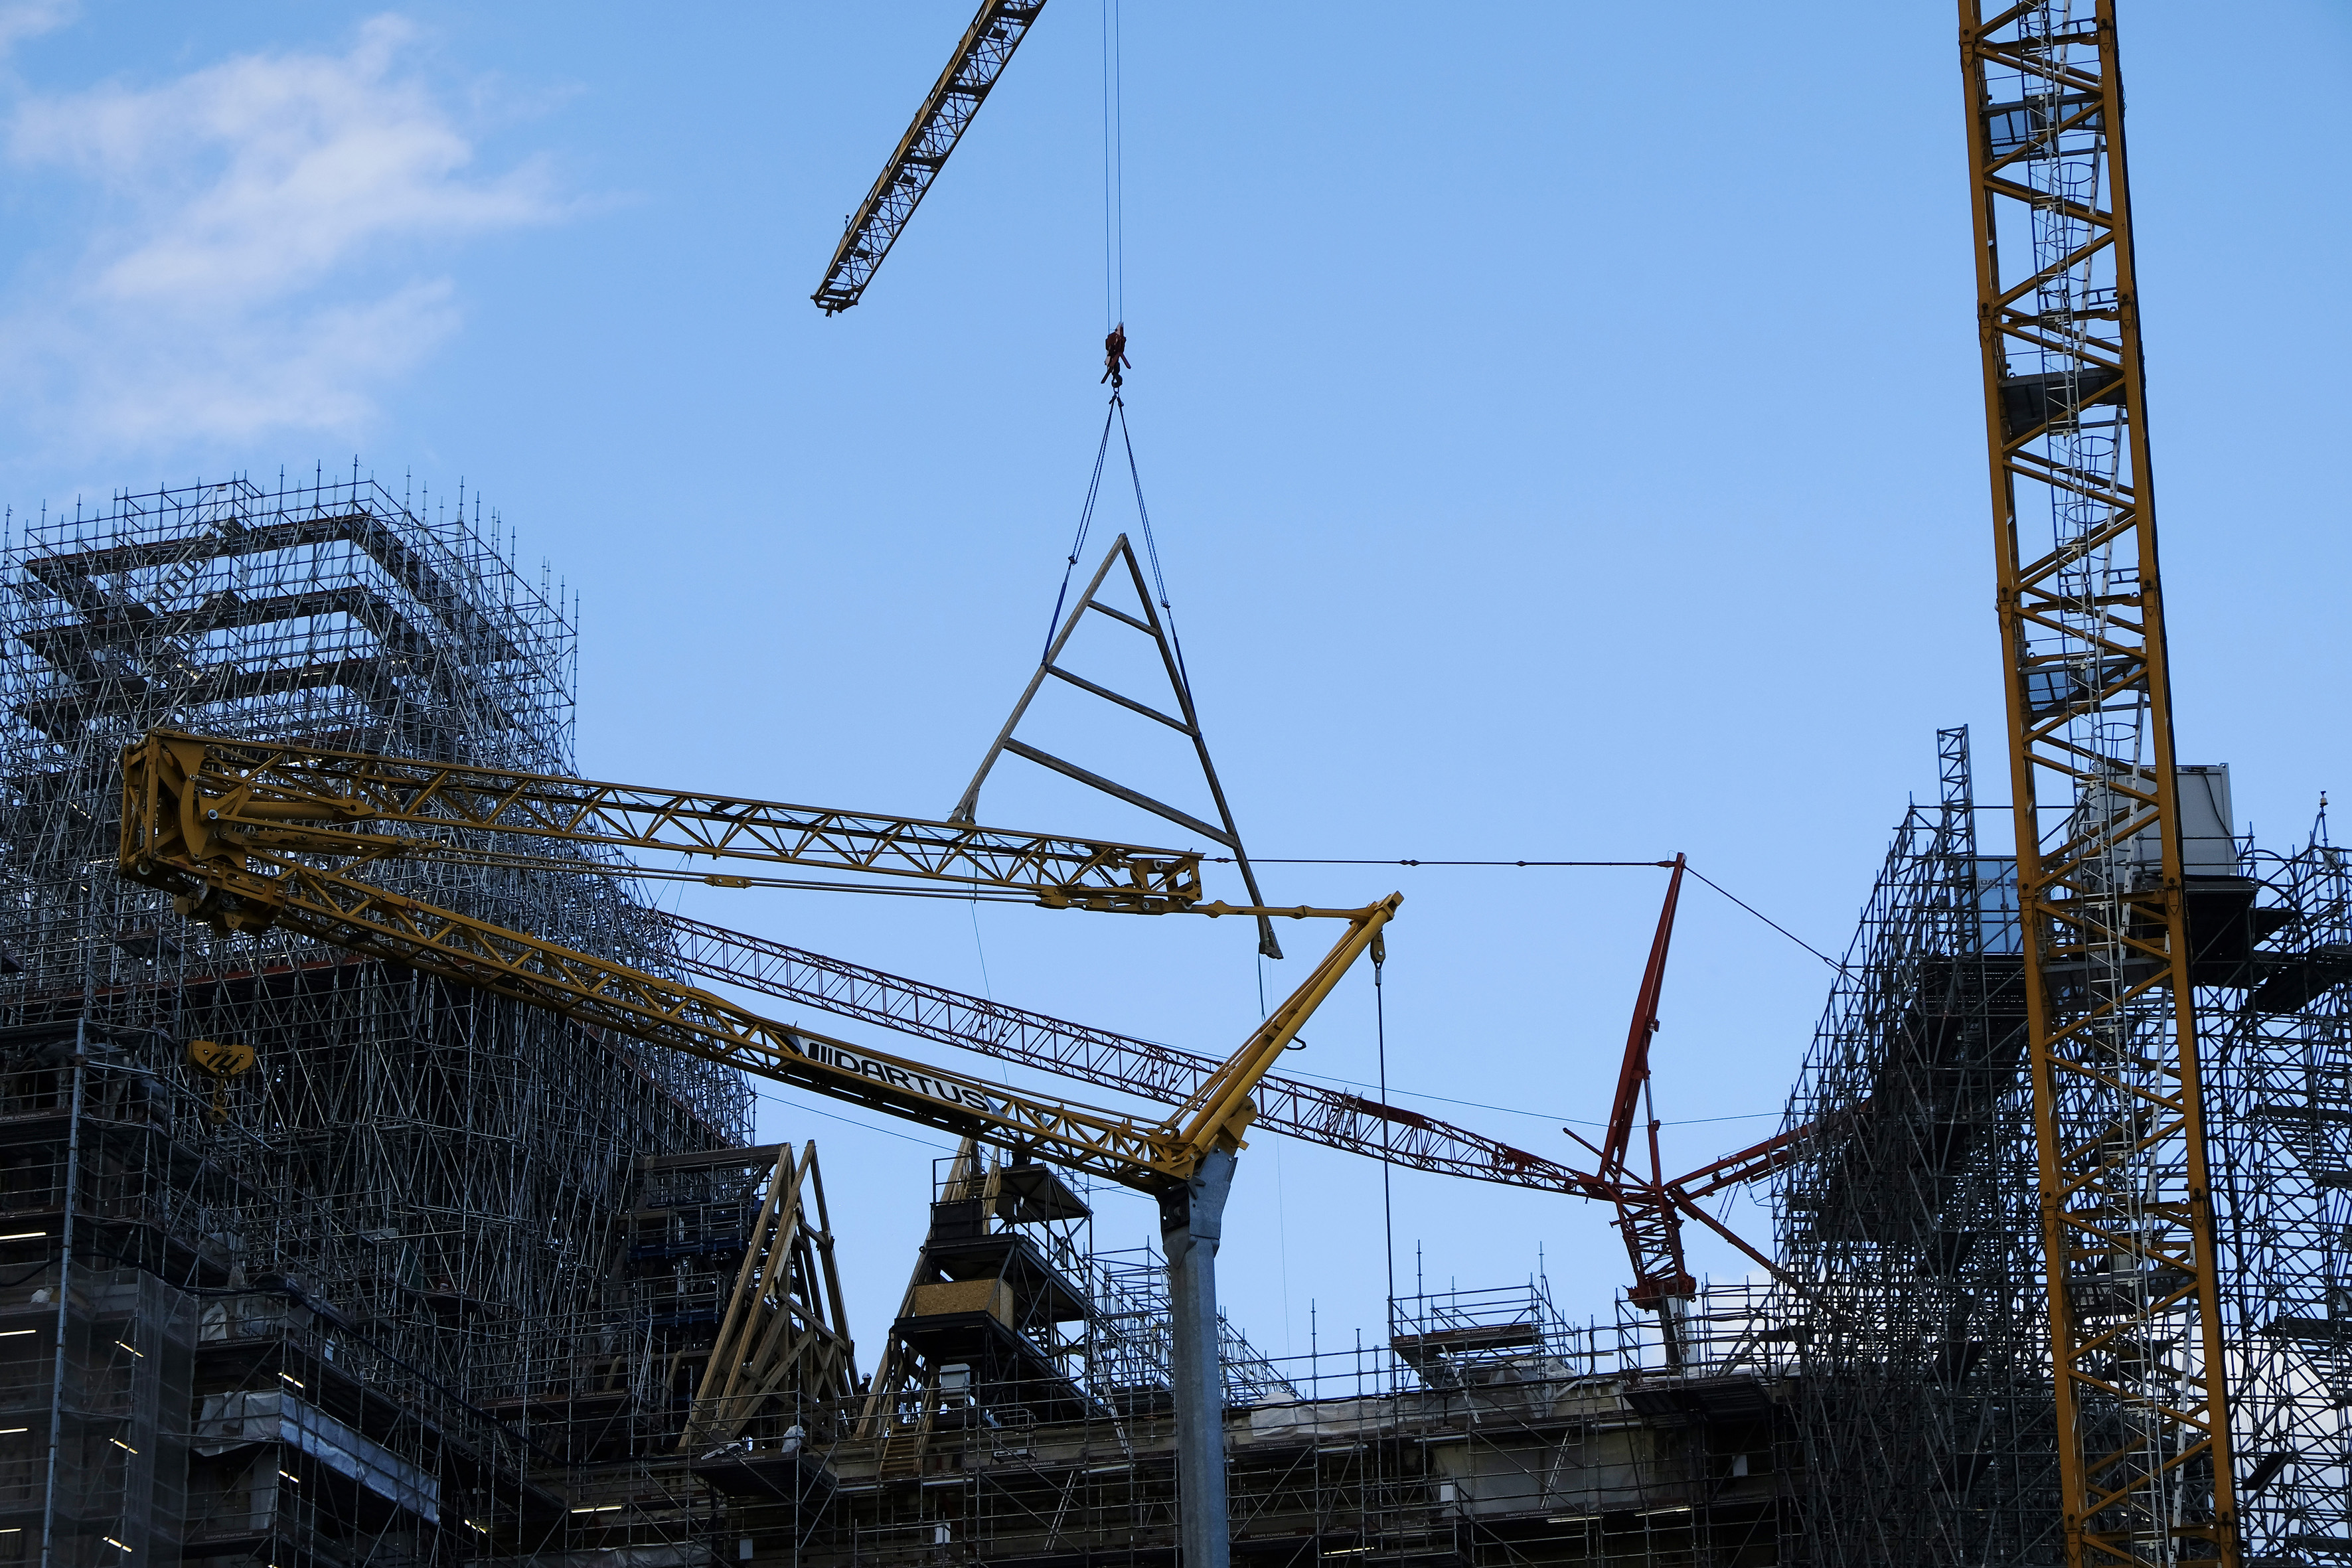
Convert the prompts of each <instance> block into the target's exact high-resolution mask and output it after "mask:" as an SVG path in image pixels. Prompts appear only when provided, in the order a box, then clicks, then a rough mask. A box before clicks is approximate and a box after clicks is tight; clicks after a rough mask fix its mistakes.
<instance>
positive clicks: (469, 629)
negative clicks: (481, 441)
mask: <svg viewBox="0 0 2352 1568" xmlns="http://www.w3.org/2000/svg"><path fill="white" fill-rule="evenodd" d="M472 508H473V510H472V515H471V516H470V517H469V516H468V515H467V502H466V500H465V499H464V498H462V497H461V498H460V500H459V501H458V504H457V505H455V506H449V505H446V504H429V503H428V500H427V499H425V498H423V497H415V498H402V497H396V496H394V495H393V494H391V493H390V492H388V491H387V490H385V489H383V488H382V487H380V486H378V485H376V484H375V483H374V482H373V481H372V480H370V479H365V478H362V477H360V476H358V475H357V474H354V475H353V476H352V478H350V479H330V478H328V477H326V476H324V475H319V476H316V477H314V478H313V479H310V480H309V481H307V482H293V483H289V482H285V481H282V480H281V481H280V482H279V483H278V485H277V486H276V487H275V488H274V489H266V488H264V487H262V486H259V485H257V484H255V483H252V482H250V481H248V480H246V479H232V480H229V481H226V482H221V483H211V484H203V485H195V486H191V487H188V488H186V489H163V490H158V491H153V492H150V493H146V494H141V495H132V494H129V493H124V494H120V495H117V496H115V497H114V498H112V499H111V500H110V501H109V502H107V503H106V504H105V505H103V506H100V507H96V508H77V509H76V510H74V511H73V512H71V513H57V514H49V515H45V516H43V517H41V518H40V519H38V520H37V521H26V522H25V524H24V526H23V527H22V531H21V532H20V533H19V535H18V536H17V537H16V538H15V539H13V540H12V541H10V542H9V547H8V550H7V553H6V557H5V563H0V581H4V582H5V589H6V592H5V596H0V598H4V599H5V632H6V635H7V640H6V644H5V652H0V843H5V851H6V853H5V859H0V1086H5V1087H6V1089H7V1095H6V1097H5V1101H0V1161H5V1163H6V1165H7V1168H8V1171H9V1173H10V1187H9V1191H10V1192H11V1193H12V1194H16V1193H24V1194H37V1202H33V1203H32V1204H31V1210H30V1212H27V1213H26V1214H25V1215H21V1216H20V1217H19V1218H18V1220H17V1222H16V1225H15V1226H12V1227H11V1234H12V1237H13V1240H12V1241H11V1242H9V1243H0V1247H11V1246H13V1247H15V1249H16V1251H17V1252H18V1253H19V1254H20V1255H22V1256H20V1258H18V1261H20V1262H22V1263H23V1264H25V1265H26V1267H27V1268H34V1269H35V1273H34V1275H33V1277H32V1278H31V1279H29V1282H28V1283H27V1285H26V1289H27V1290H37V1289H47V1291H49V1292H50V1295H49V1297H48V1299H49V1300H57V1299H58V1291H59V1290H60V1289H63V1290H64V1292H65V1293H66V1297H67V1299H68V1300H75V1301H79V1300H84V1299H85V1297H86V1293H87V1292H88V1291H89V1290H90V1289H98V1284H97V1282H98V1281H100V1280H102V1279H105V1278H107V1276H106V1275H105V1274H103V1273H99V1272H93V1270H108V1269H125V1270H129V1269H136V1270H142V1271H144V1272H143V1273H142V1274H141V1275H139V1276H137V1278H141V1279H152V1280H153V1281H154V1282H155V1284H156V1286H157V1288H158V1289H168V1290H171V1291H175V1292H179V1293H181V1294H182V1295H183V1296H184V1297H185V1298H186V1299H188V1300H194V1301H196V1302H200V1303H202V1304H203V1305H202V1317H203V1329H202V1332H201V1334H200V1335H199V1336H198V1340H197V1344H196V1349H195V1354H194V1379H195V1387H196V1394H197V1402H196V1404H195V1405H194V1407H193V1409H189V1408H183V1410H182V1412H181V1414H182V1415H184V1416H185V1417H187V1418H188V1419H190V1420H192V1421H193V1423H194V1426H193V1431H194V1436H193V1438H190V1437H189V1436H186V1434H185V1431H184V1433H183V1435H182V1436H181V1437H180V1438H179V1439H178V1441H179V1442H180V1443H181V1444H182V1445H183V1447H184V1450H185V1452H186V1453H187V1455H188V1456H189V1457H188V1458H185V1459H184V1462H182V1463H181V1465H180V1467H179V1470H180V1473H181V1474H182V1475H184V1476H185V1477H186V1478H187V1484H188V1486H189V1489H190V1497H191V1501H190V1503H189V1505H188V1506H187V1508H185V1509H180V1508H177V1507H174V1508H173V1510H171V1511H172V1514H173V1527H174V1528H177V1526H178V1523H179V1521H180V1520H181V1518H182V1516H183V1515H184V1516H185V1520H186V1525H187V1530H188V1532H189V1534H188V1539H187V1540H186V1541H185V1542H183V1543H181V1546H180V1550H181V1551H182V1552H183V1553H184V1555H185V1556H186V1557H188V1558H198V1557H217V1558H222V1559H224V1560H225V1561H228V1562H235V1561H237V1560H239V1559H242V1558H247V1557H250V1558H252V1559H253V1560H255V1561H257V1562H272V1561H277V1562H281V1563H292V1562H297V1561H299V1562H304V1563H309V1562H314V1561H315V1562H320V1563H359V1562H362V1561H379V1562H381V1561H393V1560H397V1561H402V1562H427V1561H458V1560H463V1559H465V1558H467V1557H471V1556H475V1555H478V1554H479V1553H480V1552H483V1551H484V1550H506V1551H515V1550H534V1551H535V1550H539V1549H541V1547H542V1546H543V1545H544V1544H545V1543H547V1542H549V1541H551V1540H557V1541H560V1540H561V1538H562V1531H564V1530H566V1529H568V1528H570V1526H571V1523H572V1521H571V1520H570V1517H569V1513H568V1510H566V1509H565V1508H564V1507H563V1506H562V1504H561V1503H560V1500H559V1494H558V1493H557V1492H556V1491H551V1490H550V1487H551V1486H552V1487H559V1488H560V1487H561V1485H562V1480H563V1477H562V1468H561V1467H560V1465H558V1466H554V1467H553V1468H551V1460H550V1459H549V1457H548V1456H549V1455H551V1453H553V1451H554V1450H553V1448H552V1447H551V1445H548V1444H545V1443H543V1442H541V1440H540V1439H539V1438H538V1437H537V1436H535V1435H534V1434H533V1433H532V1431H531V1427H530V1415H531V1414H532V1411H531V1407H530V1405H529V1403H528V1399H529V1395H530V1394H531V1392H532V1390H533V1388H534V1386H535V1385H536V1384H539V1383H540V1382H541V1381H542V1380H543V1378H544V1376H545V1371H546V1369H548V1368H550V1367H554V1366H566V1365H571V1364H573V1363H575V1362H577V1361H578V1360H580V1359H582V1358H583V1357H584V1356H588V1355H592V1354H593V1353H595V1352H599V1351H602V1352H604V1354H605V1356H606V1359H607V1361H608V1362H609V1361H610V1360H611V1359H612V1358H613V1356H614V1354H615V1353H616V1352H615V1351H614V1348H613V1347H614V1345H615V1344H616V1343H617V1345H618V1347H619V1349H618V1352H617V1353H621V1354H623V1355H624V1356H625V1352H626V1350H627V1346H628V1343H629V1342H628V1340H627V1336H626V1335H625V1334H621V1333H616V1325H619V1324H625V1323H626V1322H627V1321H629V1320H630V1317H631V1304H632V1300H633V1297H632V1290H631V1285H630V1281H629V1280H628V1279H627V1278H626V1271H625V1269H624V1268H620V1267H618V1262H619V1257H620V1255H619V1252H618V1251H617V1250H616V1249H617V1248H618V1245H619V1243H620V1242H621V1240H622V1237H621V1233H620V1231H619V1230H618V1228H617V1227H616V1224H615V1222H616V1219H617V1217H618V1216H619V1215H621V1214H622V1213H623V1212H624V1211H625V1209H626V1208H627V1207H628V1206H629V1205H630V1204H631V1203H632V1202H633V1201H634V1200H633V1194H634V1193H635V1187H636V1184H637V1183H638V1181H639V1180H640V1176H641V1163H642V1162H643V1161H644V1160H645V1159H646V1158H647V1157H648V1156H658V1155H663V1154H675V1153H681V1152H690V1151H694V1150H702V1149H710V1148H726V1147H732V1146H737V1145H740V1144H743V1143H746V1142H749V1137H748V1134H749V1131H750V1110H751V1098H750V1095H749V1093H748V1092H747V1090H746V1088H745V1086H744V1085H743V1084H742V1082H741V1081H740V1079H739V1078H738V1077H737V1075H735V1074H733V1073H731V1072H729V1071H726V1070H724V1069H722V1068H716V1067H713V1066H710V1065H709V1064H705V1063H702V1062H698V1061H696V1060H694V1059H693V1058H685V1057H681V1056H677V1055H676V1054H674V1053H656V1052H643V1053H641V1052H639V1051H637V1050H636V1049H634V1048H632V1047H630V1046H628V1045H627V1043H625V1042H621V1041H616V1040H611V1039H606V1038H603V1037H598V1036H597V1035H595V1034H593V1033H592V1032H590V1031H587V1030H583V1029H581V1028H579V1027H576V1026H570V1025H567V1024H565V1023H563V1022H562V1021H561V1020H559V1019H556V1018H553V1017H551V1016H548V1015H545V1014H543V1013H539V1012H535V1011H533V1010H530V1009H528V1008H524V1007H521V1006H519V1005H512V1004H509V1003H505V1002H501V1001H499V1000H497V999H494V998H491V997H488V996H485V995H482V994H478V993H474V992H470V991H464V990H461V989H457V988H453V987H450V986H448V985H446V984H442V983H440V982H437V981H434V980H432V979H429V978H425V977H422V976H419V975H417V974H415V973H409V972H406V971H403V970H399V969H396V968H394V967H391V966H388V965H384V964H382V963H372V962H367V961H363V960H358V959H355V958H353V957H352V956H351V955H350V954H348V953H344V952H340V951H336V950H333V949H331V948H327V947H323V946H320V945H317V944H314V943H311V942H306V941H303V940H301V939H299V938H298V937H295V936H291V935H289V934H288V933H286V932H284V931H277V930H273V931H263V932H259V933H250V932H223V931H215V930H213V929H210V928H209V927H207V926H205V924H203V923H200V922H197V921H190V920H187V919H185V918H184V917H183V916H182V915H180V914H179V913H177V912H175V910H174V909H173V906H172V904H171V902H170V900H167V899H165V898H163V896H162V895H159V894H156V893H153V892H151V891H149V890H147V889H141V888H138V887H135V886H133V885H131V884H130V883H128V882H126V881H124V880H122V879H119V878H118V877H117V876H115V875H114V873H113V869H112V859H113V856H114V846H115V841H116V838H117V835H118V825H117V818H118V813H119V803H120V791H121V784H120V779H119V773H120V769H119V765H118V761H117V759H118V756H119V754H120V752H121V749H122V748H123V747H124V746H125V745H126V744H128V743H130V742H132V741H134V740H136V739H137V738H138V737H139V736H140V735H142V733H143V732H144V731H146V730H147V729H148V728H149V727H151V726H154V725H163V724H168V725H172V726H175V727H180V728H185V729H191V730H197V731H205V732H210V733H215V734H221V735H229V736H240V737H247V738H253V739H293V738H300V739H303V740H305V741H308V742H311V743H314V744H315V743H326V744H333V745H341V746H348V747H352V748H356V749H362V750H389V751H394V752H402V753H405V754H409V755H416V756H425V757H434V758H442V759H451V760H459V761H465V762H470V763H488V764H494V765H508V766H516V767H525V768H531V769H542V770H548V771H559V772H560V771H568V769H569V767H570V763H571V725H572V677H573V642H572V636H573V634H572V626H571V624H570V622H569V620H568V619H567V617H566V616H565V615H564V613H563V610H562V603H561V598H560V595H558V594H557V593H556V592H555V591H554V590H553V589H552V588H551V585H550V584H545V583H542V584H540V585H539V586H538V587H536V588H534V587H532V586H530V585H529V584H525V583H524V582H523V581H522V580H521V579H520V577H518V576H517V575H516V574H514V572H513V571H512V570H510V569H509V566H508V565H507V563H505V561H504V560H502V559H501V558H500V556H499V552H498V551H497V549H496V547H495V545H494V542H493V534H494V532H495V531H496V527H497V520H496V519H495V517H493V518H491V519H490V520H489V521H488V526H487V529H486V526H485V523H484V520H483V518H482V516H481V510H480V505H479V502H478V500H476V501H473V502H472ZM394 877H395V879H397V880H399V882H400V884H401V886H402V887H403V888H404V889H406V890H411V891H415V892H417V893H419V894H421V895H423V896H425V897H427V898H430V899H432V900H435V901H436V902H439V903H443V904H446V905H449V906H452V907H455V908H458V909H463V910H469V911H472V912H475V913H478V914H482V915H486V916H488V917H490V918H494V919H497V920H499V921H502V922H505V923H509V924H512V925H516V926H519V927H520V928H521V929H524V930H534V931H562V932H563V933H564V940H566V941H567V942H571V943H572V944H573V945H575V946H578V947H582V948H584V949H587V950H589V951H592V952H602V953H607V954H612V955H615V956H625V958H626V959H627V960H628V961H629V962H632V963H637V964H640V965H645V966H647V967H655V968H658V967H660V966H661V965H662V964H663V963H664V952H665V942H666V939H665V938H664V937H663V936H662V934H661V928H659V927H658V926H656V925H654V924H652V923H650V922H648V921H646V919H645V918H644V911H643V910H641V909H640V908H639V906H638V905H637V903H636V902H635V900H634V899H633V898H632V897H631V889H630V888H629V887H628V886H627V884H626V883H625V880H624V879H621V878H619V877H617V876H593V877H567V878H554V879H540V880H537V881H534V880H530V879H525V878H524V877H522V876H521V875H520V874H518V873H515V872H512V871H509V870H502V869H481V868H461V867H450V866H436V865H424V864H419V865H413V866H407V867H404V868H400V869H398V870H397V871H396V872H395V873H394ZM196 1041H226V1042H232V1043H234V1045H236V1046H237V1047H248V1048H249V1049H250V1050H251V1052H252V1053H253V1059H254V1061H255V1063H256V1065H255V1066H253V1067H252V1068H250V1070H246V1071H243V1072H237V1073H234V1075H233V1076H232V1075H226V1074H224V1075H222V1076H218V1077H215V1076H212V1075H208V1074H206V1073H205V1072H204V1071H203V1070H201V1068H199V1067H198V1066H197V1065H196V1064H195V1063H194V1062H193V1061H192V1060H191V1059H190V1056H189V1054H188V1047H189V1046H190V1044H191V1043H192V1042H196ZM29 1201H30V1200H28V1202H29ZM0 1310H5V1301H0ZM90 1310H91V1311H93V1312H96V1311H98V1310H99V1309H97V1308H94V1307H93V1308H92V1309H90ZM100 1316H102V1313H101V1314H100ZM5 1343H8V1342H6V1341H0V1344H5ZM632 1375H634V1374H632ZM625 1381H626V1378H625ZM640 1381H642V1380H640ZM60 1397H61V1399H62V1403H58V1408H59V1409H66V1408H68V1407H69V1406H72V1405H73V1401H72V1400H71V1399H70V1398H65V1397H63V1396H60ZM518 1401H521V1402H522V1403H520V1404H517V1403H516V1402H518ZM180 1403H181V1405H183V1406H185V1405H186V1401H185V1400H182V1401H181V1402H180ZM5 1441H6V1439H5V1437H0V1442H5ZM670 1441H671V1442H673V1443H674V1442H675V1441H676V1433H675V1431H672V1432H671V1434H670ZM102 1457H103V1456H100V1458H102ZM76 1484H78V1483H74V1482H73V1481H72V1479H71V1474H70V1473H68V1470H66V1469H65V1468H60V1469H59V1470H58V1472H57V1473H56V1474H55V1475H53V1476H51V1477H50V1478H49V1479H47V1480H45V1481H43V1482H42V1483H41V1487H42V1489H43V1492H44V1496H45V1497H46V1498H47V1500H48V1505H47V1506H48V1507H49V1509H50V1510H51V1511H52V1512H56V1511H57V1510H58V1509H59V1508H65V1509H66V1510H67V1511H68V1512H71V1507H72V1506H74V1505H71V1500H72V1499H73V1498H74V1497H76V1496H78V1495H80V1494H79V1493H77V1492H75V1490H74V1486H75V1485H76ZM83 1490H84V1491H87V1489H86V1488H85V1489H83ZM118 1490H119V1489H118ZM121 1495H122V1496H126V1497H127V1496H128V1495H129V1494H128V1493H127V1492H123V1493H122V1494H121ZM124 1506H128V1505H127V1504H126V1505H124ZM59 1517H64V1516H63V1515H60V1516H59ZM75 1517H79V1515H76V1516H75ZM10 1522H14V1521H10ZM551 1532H553V1533H551ZM12 1539H16V1538H11V1537H6V1536H0V1552H5V1550H6V1548H5V1544H4V1543H5V1542H7V1541H9V1540H12ZM66 1539H67V1537H66V1535H65V1534H63V1533H60V1535H59V1536H58V1541H59V1543H60V1545H61V1546H62V1545H63V1543H64V1542H65V1541H66ZM74 1539H77V1540H78V1539H79V1537H75V1538H74Z"/></svg>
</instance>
